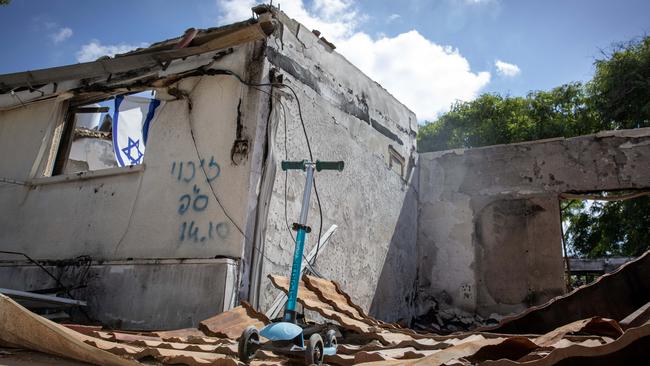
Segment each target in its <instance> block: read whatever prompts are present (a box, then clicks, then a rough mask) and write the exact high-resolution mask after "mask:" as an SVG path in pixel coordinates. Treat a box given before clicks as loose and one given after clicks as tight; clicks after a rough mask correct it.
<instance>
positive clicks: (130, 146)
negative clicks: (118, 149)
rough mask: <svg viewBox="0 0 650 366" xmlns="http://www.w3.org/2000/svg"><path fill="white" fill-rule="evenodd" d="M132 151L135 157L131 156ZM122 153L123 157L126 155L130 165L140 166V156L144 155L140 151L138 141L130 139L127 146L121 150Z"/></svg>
mask: <svg viewBox="0 0 650 366" xmlns="http://www.w3.org/2000/svg"><path fill="white" fill-rule="evenodd" d="M133 149H135V157H133V155H132V153H133ZM122 152H123V153H124V155H126V157H127V158H129V161H130V162H131V165H136V164H140V160H142V156H143V155H144V154H143V153H142V152H141V151H140V140H136V141H133V139H132V138H130V137H129V144H128V145H127V146H126V147H125V148H124V149H122Z"/></svg>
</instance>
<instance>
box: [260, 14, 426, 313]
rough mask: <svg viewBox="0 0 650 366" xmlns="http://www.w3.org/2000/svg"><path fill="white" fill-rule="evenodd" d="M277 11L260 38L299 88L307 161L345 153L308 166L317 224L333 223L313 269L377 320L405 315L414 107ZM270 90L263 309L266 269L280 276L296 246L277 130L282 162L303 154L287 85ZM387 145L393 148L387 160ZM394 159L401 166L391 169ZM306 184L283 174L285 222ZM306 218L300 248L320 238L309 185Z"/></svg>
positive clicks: (412, 226)
mask: <svg viewBox="0 0 650 366" xmlns="http://www.w3.org/2000/svg"><path fill="white" fill-rule="evenodd" d="M277 17H278V19H279V20H280V21H281V23H283V24H282V27H278V30H277V31H276V33H275V34H274V35H272V36H271V37H270V39H269V41H268V42H267V49H266V56H267V59H268V62H269V66H270V68H275V69H276V70H277V71H278V73H280V74H282V75H283V77H284V83H285V84H287V85H289V86H291V87H292V88H293V89H294V90H295V91H296V93H297V95H298V100H299V101H300V105H301V107H302V110H301V112H302V115H303V119H304V122H305V125H306V130H307V133H308V135H309V139H310V141H311V146H312V150H313V153H314V159H320V160H344V161H345V170H344V171H343V172H342V173H338V172H332V171H323V172H320V173H316V182H317V187H318V192H319V194H320V199H321V203H322V206H323V232H325V231H326V230H327V229H328V228H329V227H330V226H331V225H332V224H336V225H338V230H337V231H336V233H335V234H334V235H333V237H332V239H331V242H330V243H329V245H328V247H327V248H326V249H325V250H323V251H322V252H321V253H320V254H319V256H318V259H317V262H316V268H317V270H318V271H319V272H320V273H321V274H323V275H324V276H326V277H327V278H330V279H332V280H335V281H337V282H339V283H340V284H341V285H342V287H343V289H344V290H345V291H346V292H348V293H350V294H351V296H352V297H353V300H354V302H355V303H359V304H360V305H361V306H363V307H364V309H365V310H371V312H372V313H373V315H375V316H377V317H379V318H381V319H384V320H398V319H400V318H409V317H410V316H411V315H412V314H411V307H410V305H408V301H410V299H412V298H413V296H414V286H413V285H412V284H413V283H414V282H415V276H416V271H415V267H416V258H415V256H413V255H412V254H413V253H414V252H415V243H416V235H417V231H416V224H417V194H416V193H415V187H414V184H415V185H416V184H417V179H413V178H412V176H413V175H414V171H413V169H412V166H413V163H412V161H414V160H412V159H411V158H413V159H415V134H416V131H417V120H416V117H415V114H414V113H413V112H411V111H410V110H409V109H408V108H407V107H405V106H404V105H403V104H401V103H400V102H399V101H397V100H396V99H395V98H394V97H393V96H391V95H390V94H389V93H388V92H387V91H386V90H384V89H383V88H382V87H381V86H380V85H379V84H377V83H376V82H374V81H372V80H371V79H370V78H368V77H367V76H366V75H364V74H363V73H362V72H360V71H359V70H358V69H357V68H356V67H355V66H353V65H352V64H350V63H349V62H348V61H347V60H346V59H345V58H343V57H342V56H341V55H339V54H338V53H336V52H335V51H333V50H332V48H331V47H330V46H329V45H328V44H327V43H325V42H323V41H322V40H321V39H319V38H318V37H317V36H316V35H315V34H313V33H312V32H310V31H309V30H307V29H306V28H305V27H303V26H299V25H298V23H296V22H295V21H293V20H290V19H288V18H287V17H286V16H284V14H282V13H277ZM277 95H279V96H281V99H280V101H279V102H277V103H276V105H275V107H274V110H275V113H274V118H276V121H277V122H276V123H277V125H278V127H277V134H276V135H275V154H276V159H277V162H278V167H277V174H276V178H275V183H274V188H273V196H272V199H271V202H270V208H269V217H268V222H267V234H266V245H265V249H264V250H265V253H266V256H267V257H268V258H269V260H265V261H264V269H263V274H264V276H262V278H263V279H264V281H263V282H262V287H261V288H260V297H259V299H260V301H259V305H260V309H261V310H263V311H264V310H266V309H267V307H268V306H269V305H270V302H271V301H273V299H274V297H275V296H276V294H277V290H276V289H275V288H274V287H273V286H272V285H271V283H270V281H268V280H267V279H266V275H267V274H282V275H287V274H288V273H289V272H290V265H291V258H292V253H293V248H294V243H293V241H292V239H291V237H290V235H289V231H288V230H287V227H286V224H285V217H284V202H285V173H284V172H282V171H281V170H280V169H279V162H280V161H281V160H282V159H284V156H285V149H284V139H285V136H286V138H287V154H288V158H289V159H290V160H302V159H309V153H308V151H307V146H306V143H305V137H304V135H303V131H302V127H301V124H300V113H299V112H300V111H299V110H298V106H297V101H296V100H295V97H294V96H293V94H292V93H291V92H290V91H289V90H287V89H286V88H283V89H279V90H277ZM280 102H281V104H282V105H280ZM285 117H286V124H287V133H286V135H285V133H284V125H283V123H285ZM390 146H392V148H393V149H394V152H393V154H397V155H399V157H398V158H397V159H396V158H395V157H393V158H392V159H393V161H391V150H390V148H389V147H390ZM400 158H401V159H400ZM398 161H401V162H402V163H403V167H401V168H400V167H396V165H399V164H400V163H399V162H398ZM409 163H410V164H409ZM407 165H408V166H407ZM304 183H305V177H304V173H303V172H295V171H292V172H290V173H289V175H288V184H287V185H286V188H287V195H286V201H287V206H288V207H287V208H288V210H287V211H288V221H289V224H291V223H292V222H294V221H296V220H297V217H298V215H299V212H300V205H301V199H302V192H303V187H304ZM308 224H309V225H310V226H311V227H312V228H313V230H312V232H311V234H310V235H309V236H308V242H307V246H306V249H305V253H308V252H309V250H310V249H311V248H312V247H313V246H314V245H315V244H316V242H317V236H318V225H319V213H318V206H317V203H316V197H315V194H313V192H312V197H311V204H310V211H309V218H308ZM405 284H408V285H405ZM411 302H412V301H411Z"/></svg>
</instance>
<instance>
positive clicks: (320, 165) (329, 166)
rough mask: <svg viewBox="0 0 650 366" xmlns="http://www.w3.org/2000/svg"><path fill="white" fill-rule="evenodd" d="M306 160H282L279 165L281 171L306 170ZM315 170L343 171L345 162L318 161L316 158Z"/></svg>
mask: <svg viewBox="0 0 650 366" xmlns="http://www.w3.org/2000/svg"><path fill="white" fill-rule="evenodd" d="M308 163H309V162H308V161H307V160H298V161H295V160H282V163H281V164H280V166H281V167H282V170H283V171H287V170H303V171H304V170H306V169H307V164H308ZM315 165H316V171H318V172H320V171H321V170H338V171H339V172H342V171H343V167H344V166H345V163H344V162H343V161H320V160H316V164H315Z"/></svg>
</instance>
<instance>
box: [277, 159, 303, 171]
mask: <svg viewBox="0 0 650 366" xmlns="http://www.w3.org/2000/svg"><path fill="white" fill-rule="evenodd" d="M281 166H282V170H284V171H286V170H305V169H306V167H307V160H299V161H292V160H282V164H281Z"/></svg>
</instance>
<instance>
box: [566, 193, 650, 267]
mask: <svg viewBox="0 0 650 366" xmlns="http://www.w3.org/2000/svg"><path fill="white" fill-rule="evenodd" d="M577 202H578V205H574V206H573V207H570V208H569V209H568V211H569V212H565V215H564V217H565V218H566V219H567V221H568V228H567V230H566V233H565V238H566V239H567V242H568V243H569V244H570V247H571V249H572V251H573V252H574V254H577V255H578V256H583V257H589V258H596V257H606V256H624V257H629V256H639V255H641V254H643V253H644V252H645V251H646V250H648V249H649V246H650V197H648V196H644V197H639V198H635V199H631V200H627V201H613V202H593V203H591V204H590V205H586V204H585V202H584V201H577ZM587 206H589V207H587Z"/></svg>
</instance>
